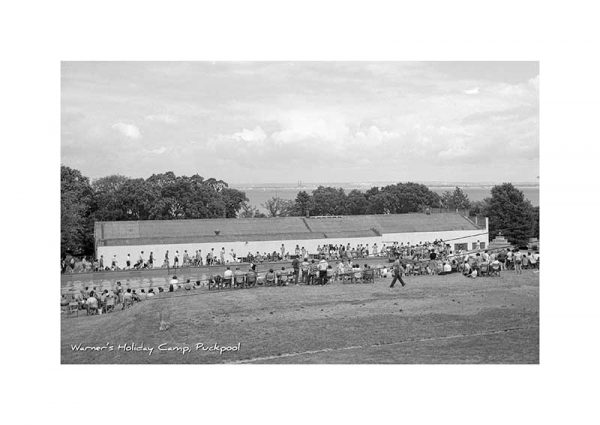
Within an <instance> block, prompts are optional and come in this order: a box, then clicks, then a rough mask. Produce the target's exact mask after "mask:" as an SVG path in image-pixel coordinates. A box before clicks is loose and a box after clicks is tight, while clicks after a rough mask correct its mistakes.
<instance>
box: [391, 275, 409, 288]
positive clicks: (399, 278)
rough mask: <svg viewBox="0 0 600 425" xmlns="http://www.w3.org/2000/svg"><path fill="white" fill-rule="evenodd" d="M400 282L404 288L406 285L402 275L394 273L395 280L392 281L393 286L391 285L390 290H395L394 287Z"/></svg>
mask: <svg viewBox="0 0 600 425" xmlns="http://www.w3.org/2000/svg"><path fill="white" fill-rule="evenodd" d="M397 280H399V281H400V284H401V285H402V286H404V285H405V283H404V281H403V280H402V275H401V274H400V273H394V279H393V280H392V284H391V285H390V288H393V287H394V285H395V284H396V281H397Z"/></svg>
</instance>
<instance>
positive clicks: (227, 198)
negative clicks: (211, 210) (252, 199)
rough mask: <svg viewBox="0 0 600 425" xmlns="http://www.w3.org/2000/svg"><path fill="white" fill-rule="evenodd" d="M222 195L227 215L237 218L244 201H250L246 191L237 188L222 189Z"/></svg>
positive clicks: (227, 216)
mask: <svg viewBox="0 0 600 425" xmlns="http://www.w3.org/2000/svg"><path fill="white" fill-rule="evenodd" d="M220 195H221V197H222V199H223V203H224V204H225V217H226V218H235V217H236V216H237V213H238V211H239V210H240V209H241V208H242V205H243V204H244V202H248V198H247V197H246V194H245V193H244V192H241V191H239V190H237V189H230V188H228V187H225V188H223V189H221V191H220Z"/></svg>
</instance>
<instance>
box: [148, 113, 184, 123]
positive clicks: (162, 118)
mask: <svg viewBox="0 0 600 425" xmlns="http://www.w3.org/2000/svg"><path fill="white" fill-rule="evenodd" d="M145 118H146V121H151V122H160V123H163V124H175V123H176V122H177V118H175V117H174V116H172V115H169V114H156V115H146V117H145Z"/></svg>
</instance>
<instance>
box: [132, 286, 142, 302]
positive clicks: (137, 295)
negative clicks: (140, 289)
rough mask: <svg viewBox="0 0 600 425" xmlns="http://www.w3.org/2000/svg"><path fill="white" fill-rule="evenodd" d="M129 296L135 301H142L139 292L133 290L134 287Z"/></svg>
mask: <svg viewBox="0 0 600 425" xmlns="http://www.w3.org/2000/svg"><path fill="white" fill-rule="evenodd" d="M131 298H132V299H133V301H135V302H138V301H142V299H141V298H140V296H139V294H138V293H137V292H135V289H134V290H133V291H132V293H131Z"/></svg>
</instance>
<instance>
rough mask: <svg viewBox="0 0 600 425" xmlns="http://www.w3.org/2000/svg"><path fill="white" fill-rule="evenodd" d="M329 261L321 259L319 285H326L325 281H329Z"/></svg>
mask: <svg viewBox="0 0 600 425" xmlns="http://www.w3.org/2000/svg"><path fill="white" fill-rule="evenodd" d="M328 265H329V264H327V261H326V260H325V257H321V261H319V285H325V281H326V280H327V266H328Z"/></svg>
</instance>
